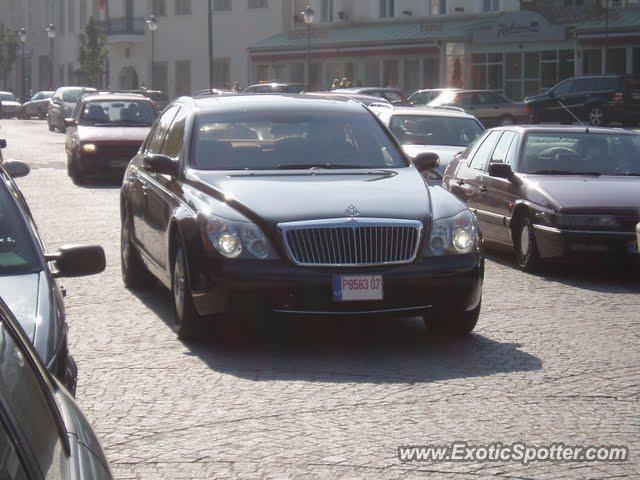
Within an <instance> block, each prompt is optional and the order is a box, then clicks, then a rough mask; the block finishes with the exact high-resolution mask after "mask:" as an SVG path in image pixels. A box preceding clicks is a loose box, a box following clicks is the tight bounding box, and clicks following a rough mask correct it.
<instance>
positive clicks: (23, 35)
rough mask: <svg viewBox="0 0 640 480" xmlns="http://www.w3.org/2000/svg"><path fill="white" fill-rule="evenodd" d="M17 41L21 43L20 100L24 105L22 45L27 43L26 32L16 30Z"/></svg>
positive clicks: (22, 29)
mask: <svg viewBox="0 0 640 480" xmlns="http://www.w3.org/2000/svg"><path fill="white" fill-rule="evenodd" d="M18 39H19V40H20V43H22V66H21V67H20V73H21V76H20V100H22V103H25V101H26V99H25V89H24V80H25V77H26V75H25V72H24V44H25V42H26V41H27V31H26V30H25V29H24V28H21V29H20V30H18Z"/></svg>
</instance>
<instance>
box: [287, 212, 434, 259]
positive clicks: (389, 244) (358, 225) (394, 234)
mask: <svg viewBox="0 0 640 480" xmlns="http://www.w3.org/2000/svg"><path fill="white" fill-rule="evenodd" d="M278 226H279V227H280V229H281V230H282V233H283V236H284V242H285V246H286V249H287V252H288V254H289V257H290V258H291V260H292V261H293V262H294V263H295V264H297V265H300V266H315V267H318V266H319V267H361V266H374V265H394V264H395V265H398V264H406V263H411V262H413V260H415V258H416V255H417V252H418V246H419V244H420V238H421V234H422V228H423V226H422V223H421V222H418V221H414V220H396V219H367V218H339V219H329V220H314V221H305V222H291V223H283V224H280V225H278Z"/></svg>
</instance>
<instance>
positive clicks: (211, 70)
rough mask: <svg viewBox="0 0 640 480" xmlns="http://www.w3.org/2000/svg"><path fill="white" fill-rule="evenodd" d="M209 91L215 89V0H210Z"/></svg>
mask: <svg viewBox="0 0 640 480" xmlns="http://www.w3.org/2000/svg"><path fill="white" fill-rule="evenodd" d="M208 3H209V19H208V29H209V91H211V92H212V91H213V0H209V2H208Z"/></svg>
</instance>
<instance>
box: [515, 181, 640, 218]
mask: <svg viewBox="0 0 640 480" xmlns="http://www.w3.org/2000/svg"><path fill="white" fill-rule="evenodd" d="M525 177H526V178H527V179H528V180H529V181H530V182H532V183H534V184H536V185H537V187H538V188H539V189H540V190H541V191H542V193H544V194H546V195H547V196H548V197H549V199H550V200H551V201H552V202H553V203H555V204H556V207H557V208H560V209H586V210H588V209H595V210H602V209H606V208H614V209H628V208H630V207H636V208H638V210H639V211H640V177H612V176H602V177H587V176H582V175H580V176H578V175H553V176H552V175H525Z"/></svg>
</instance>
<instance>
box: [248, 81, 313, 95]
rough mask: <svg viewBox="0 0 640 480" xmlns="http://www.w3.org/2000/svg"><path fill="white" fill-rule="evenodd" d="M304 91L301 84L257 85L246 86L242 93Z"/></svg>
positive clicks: (304, 86) (303, 86)
mask: <svg viewBox="0 0 640 480" xmlns="http://www.w3.org/2000/svg"><path fill="white" fill-rule="evenodd" d="M306 90H307V86H306V85H305V84H303V83H259V84H257V85H250V86H248V87H247V88H245V89H244V90H243V91H242V93H302V92H304V91H306Z"/></svg>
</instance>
